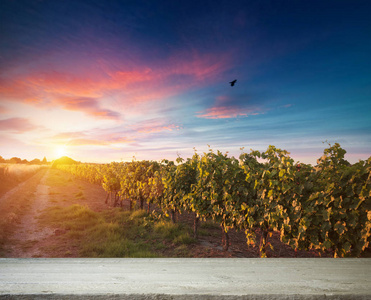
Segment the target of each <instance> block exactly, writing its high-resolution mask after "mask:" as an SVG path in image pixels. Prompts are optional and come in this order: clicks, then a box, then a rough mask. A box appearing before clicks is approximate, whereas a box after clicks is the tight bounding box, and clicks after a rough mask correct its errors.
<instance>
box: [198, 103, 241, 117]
mask: <svg viewBox="0 0 371 300" xmlns="http://www.w3.org/2000/svg"><path fill="white" fill-rule="evenodd" d="M198 114H199V115H197V117H198V118H204V119H229V118H237V117H246V116H247V115H248V114H247V112H245V111H244V110H242V109H240V108H238V107H226V106H215V107H211V108H208V109H206V110H205V111H203V112H198Z"/></svg>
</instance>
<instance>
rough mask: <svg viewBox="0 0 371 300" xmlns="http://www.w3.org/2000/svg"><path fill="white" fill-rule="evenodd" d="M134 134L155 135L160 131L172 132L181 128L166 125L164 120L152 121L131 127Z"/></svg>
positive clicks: (174, 125) (171, 124)
mask: <svg viewBox="0 0 371 300" xmlns="http://www.w3.org/2000/svg"><path fill="white" fill-rule="evenodd" d="M131 128H132V129H133V130H134V131H135V132H139V133H155V132H161V131H173V130H179V129H180V128H181V126H179V125H176V124H173V123H168V122H166V121H165V120H161V119H152V120H146V121H143V122H140V123H139V124H136V125H134V126H132V127H131Z"/></svg>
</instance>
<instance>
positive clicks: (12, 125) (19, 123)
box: [0, 118, 38, 133]
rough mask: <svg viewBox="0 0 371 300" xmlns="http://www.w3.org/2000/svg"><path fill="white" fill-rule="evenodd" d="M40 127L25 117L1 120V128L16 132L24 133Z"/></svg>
mask: <svg viewBox="0 0 371 300" xmlns="http://www.w3.org/2000/svg"><path fill="white" fill-rule="evenodd" d="M37 128H38V127H37V126H35V125H33V124H32V123H31V122H30V121H29V120H27V119H25V118H10V119H5V120H0V130H2V131H11V132H15V133H23V132H27V131H32V130H34V129H37Z"/></svg>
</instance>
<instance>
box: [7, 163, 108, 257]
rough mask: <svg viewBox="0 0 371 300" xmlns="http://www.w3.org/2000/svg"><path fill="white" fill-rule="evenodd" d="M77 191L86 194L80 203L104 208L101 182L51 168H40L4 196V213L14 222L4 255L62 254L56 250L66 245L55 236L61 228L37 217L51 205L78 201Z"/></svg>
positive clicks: (55, 255) (38, 255)
mask: <svg viewBox="0 0 371 300" xmlns="http://www.w3.org/2000/svg"><path fill="white" fill-rule="evenodd" d="M77 192H80V194H84V195H86V196H87V197H84V199H80V200H79V202H80V203H81V204H86V205H88V206H90V207H93V208H94V209H95V210H100V209H104V208H105V205H104V198H105V192H104V191H103V189H102V188H101V187H100V186H95V185H91V184H89V183H87V182H83V181H80V180H75V179H72V178H71V176H69V175H68V176H66V174H64V175H62V173H61V171H58V170H55V169H50V168H48V169H46V170H41V171H40V172H38V173H37V174H35V175H34V176H33V177H32V178H30V179H28V180H26V181H25V182H23V183H21V184H19V185H18V186H17V187H15V188H13V189H12V190H10V191H9V192H7V193H6V194H5V195H4V196H2V197H1V198H0V206H1V207H0V209H1V214H2V215H3V218H4V220H5V222H8V223H9V224H12V225H11V226H10V227H11V228H10V230H9V232H8V236H6V239H5V240H6V241H5V243H3V245H2V251H1V252H2V253H1V256H3V257H59V256H63V255H61V253H60V252H59V251H55V249H59V248H63V247H62V246H63V245H58V243H60V241H58V239H56V236H57V235H58V230H56V229H55V228H52V226H50V227H49V226H47V225H45V224H44V225H41V224H40V223H39V220H38V218H39V216H40V214H41V213H42V211H43V210H44V209H46V208H48V207H50V206H53V205H60V206H65V205H71V204H72V203H76V198H75V197H73V195H74V194H76V193H77ZM102 199H103V200H102ZM88 200H89V201H88ZM88 202H89V203H88ZM8 227H9V226H8Z"/></svg>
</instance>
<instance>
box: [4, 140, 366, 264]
mask: <svg viewBox="0 0 371 300" xmlns="http://www.w3.org/2000/svg"><path fill="white" fill-rule="evenodd" d="M329 146H330V147H329V148H327V149H325V150H324V155H323V156H322V157H321V158H319V159H318V164H317V165H316V167H312V166H311V165H306V164H298V163H297V164H294V161H293V159H291V158H290V156H289V155H288V153H287V151H285V150H281V149H277V148H275V147H274V146H270V147H269V148H268V149H267V151H265V152H262V153H260V152H259V151H251V153H244V154H242V155H241V156H240V158H239V160H237V159H236V158H234V157H228V155H227V154H223V153H221V152H220V151H217V152H216V153H214V151H213V150H212V149H210V150H209V152H207V153H203V154H197V153H195V154H194V156H193V157H192V158H188V159H187V160H184V159H182V158H180V157H179V158H178V160H177V161H176V162H173V161H167V160H163V161H162V162H156V161H135V160H133V161H132V162H127V163H110V164H86V163H80V162H77V161H74V160H73V159H71V158H68V157H62V158H60V159H57V160H55V161H53V162H51V163H47V162H46V164H45V162H44V164H40V165H28V164H15V165H14V164H3V165H2V173H1V177H2V178H1V179H2V181H1V182H2V183H5V184H6V186H4V184H2V187H1V188H2V195H1V198H0V208H1V211H2V221H1V223H0V227H1V232H2V234H1V237H0V251H1V252H0V253H1V256H2V257H368V256H369V255H370V247H369V243H370V239H371V212H370V208H371V197H370V196H371V158H369V159H368V160H367V161H360V162H358V163H356V164H353V165H352V164H350V163H349V162H347V161H346V160H344V154H345V152H346V151H345V150H344V149H342V148H341V147H340V145H339V144H335V145H333V146H331V145H329ZM16 167H17V168H16ZM15 170H16V171H15ZM5 179H6V180H8V181H5ZM10 182H11V183H13V184H12V185H9V183H10ZM12 186H13V187H12Z"/></svg>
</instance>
